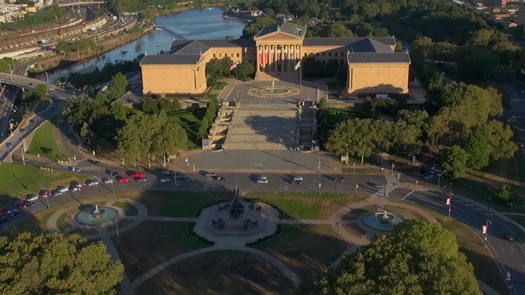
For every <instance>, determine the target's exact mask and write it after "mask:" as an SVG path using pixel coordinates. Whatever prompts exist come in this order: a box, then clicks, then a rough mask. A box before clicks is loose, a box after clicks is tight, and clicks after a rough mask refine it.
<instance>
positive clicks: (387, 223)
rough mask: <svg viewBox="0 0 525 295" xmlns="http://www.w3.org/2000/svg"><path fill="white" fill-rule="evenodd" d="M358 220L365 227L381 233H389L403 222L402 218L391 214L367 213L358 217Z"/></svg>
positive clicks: (380, 212) (381, 212)
mask: <svg viewBox="0 0 525 295" xmlns="http://www.w3.org/2000/svg"><path fill="white" fill-rule="evenodd" d="M359 220H360V221H361V222H362V223H363V224H364V225H366V226H368V227H370V228H372V229H374V230H377V231H382V232H389V231H392V230H393V229H394V226H396V225H397V224H399V223H401V222H403V221H404V219H403V217H402V216H400V215H397V214H395V213H392V212H387V211H386V210H384V209H383V211H377V212H368V213H364V214H363V215H361V216H360V218H359Z"/></svg>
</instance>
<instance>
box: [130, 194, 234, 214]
mask: <svg viewBox="0 0 525 295" xmlns="http://www.w3.org/2000/svg"><path fill="white" fill-rule="evenodd" d="M218 200H223V201H224V200H231V196H230V195H229V194H227V193H226V194H221V193H216V192H163V191H156V192H146V193H145V194H144V196H143V197H142V198H139V199H138V201H139V202H141V203H143V204H144V205H146V207H148V214H150V215H159V216H171V217H193V216H197V214H198V212H199V211H200V210H201V209H202V208H204V207H207V206H209V205H211V204H212V203H214V202H217V201H218Z"/></svg>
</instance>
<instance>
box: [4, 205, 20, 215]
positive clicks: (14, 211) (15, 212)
mask: <svg viewBox="0 0 525 295" xmlns="http://www.w3.org/2000/svg"><path fill="white" fill-rule="evenodd" d="M20 212H22V211H20V209H18V208H17V207H14V206H13V207H11V208H9V209H7V215H9V216H11V217H13V216H17V215H18V214H20Z"/></svg>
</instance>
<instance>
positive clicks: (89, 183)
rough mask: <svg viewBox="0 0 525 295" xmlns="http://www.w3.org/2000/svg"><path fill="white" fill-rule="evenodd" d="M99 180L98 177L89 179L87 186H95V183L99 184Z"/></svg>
mask: <svg viewBox="0 0 525 295" xmlns="http://www.w3.org/2000/svg"><path fill="white" fill-rule="evenodd" d="M98 184H99V183H98V181H97V180H96V179H88V180H86V185H87V186H95V185H98Z"/></svg>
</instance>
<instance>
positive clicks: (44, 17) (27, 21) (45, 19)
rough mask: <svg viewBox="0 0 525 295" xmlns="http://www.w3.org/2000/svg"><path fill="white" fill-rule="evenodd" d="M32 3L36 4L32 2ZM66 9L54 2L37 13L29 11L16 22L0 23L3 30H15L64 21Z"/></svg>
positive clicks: (0, 28)
mask: <svg viewBox="0 0 525 295" xmlns="http://www.w3.org/2000/svg"><path fill="white" fill-rule="evenodd" d="M31 4H34V3H33V2H31ZM66 12H67V11H66V9H64V8H62V7H60V6H58V5H56V4H53V5H50V6H47V7H44V8H42V9H39V10H38V11H37V12H35V13H28V14H26V15H25V16H24V18H23V19H22V20H20V21H17V22H15V23H5V24H1V25H0V31H1V30H15V29H18V28H27V27H34V26H40V25H45V24H47V23H51V22H56V21H62V20H64V18H65V17H66Z"/></svg>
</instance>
